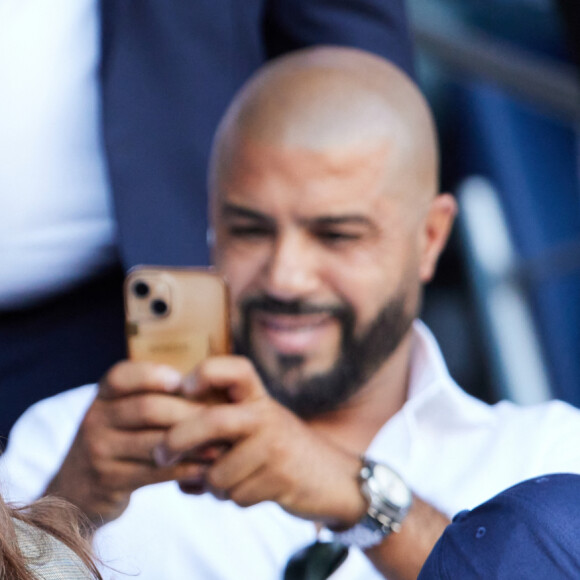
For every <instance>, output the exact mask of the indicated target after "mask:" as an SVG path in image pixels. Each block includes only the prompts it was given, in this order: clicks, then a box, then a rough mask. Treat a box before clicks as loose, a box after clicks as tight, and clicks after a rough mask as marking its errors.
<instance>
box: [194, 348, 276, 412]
mask: <svg viewBox="0 0 580 580" xmlns="http://www.w3.org/2000/svg"><path fill="white" fill-rule="evenodd" d="M183 389H184V393H185V395H186V396H188V397H192V398H198V397H202V396H204V395H207V393H208V392H209V391H211V390H218V391H219V390H225V391H227V394H228V398H229V400H230V401H231V402H234V403H236V402H240V401H243V400H251V399H257V398H259V397H262V396H264V395H265V394H266V390H265V388H264V386H263V385H262V381H261V379H260V377H259V375H258V373H257V371H256V369H255V368H254V365H253V364H252V363H251V362H250V361H249V359H247V358H245V357H241V356H232V355H228V356H215V357H210V358H208V359H206V360H204V361H203V362H202V363H200V364H199V365H198V367H197V369H196V371H195V372H194V373H193V374H192V375H190V376H189V377H187V378H186V379H185V382H184V387H183Z"/></svg>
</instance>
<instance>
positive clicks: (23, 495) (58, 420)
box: [0, 385, 97, 503]
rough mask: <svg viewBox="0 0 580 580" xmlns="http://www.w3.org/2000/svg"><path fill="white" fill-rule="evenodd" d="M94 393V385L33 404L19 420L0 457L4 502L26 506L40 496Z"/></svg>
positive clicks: (0, 477) (55, 470)
mask: <svg viewBox="0 0 580 580" xmlns="http://www.w3.org/2000/svg"><path fill="white" fill-rule="evenodd" d="M96 392H97V387H96V385H86V386H84V387H79V388H78V389H72V390H70V391H65V392H63V393H60V394H58V395H56V396H54V397H50V398H49V399H44V400H43V401H40V402H38V403H36V404H35V405H33V406H32V407H30V408H29V409H28V410H27V411H26V412H25V413H24V414H23V415H22V416H21V417H20V419H19V420H18V421H17V422H16V424H15V425H14V427H13V428H12V431H11V432H10V438H9V441H8V446H7V447H6V451H5V452H4V453H3V454H2V456H1V457H0V487H1V489H2V493H3V496H4V499H5V500H6V501H9V502H14V503H29V502H32V501H34V500H35V499H37V498H38V497H40V496H41V495H42V493H43V492H44V490H45V489H46V486H47V485H48V483H49V482H50V480H51V479H52V477H53V476H54V474H55V473H56V472H57V471H58V468H59V466H60V465H61V463H62V462H63V460H64V458H65V456H66V454H67V452H68V450H69V448H70V445H71V443H72V441H73V439H74V436H75V434H76V432H77V430H78V427H79V425H80V423H81V421H82V419H83V417H84V415H85V413H86V411H87V409H88V408H89V406H90V404H91V403H92V401H93V399H94V398H95V396H96Z"/></svg>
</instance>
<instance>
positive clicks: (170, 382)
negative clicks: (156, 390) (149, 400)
mask: <svg viewBox="0 0 580 580" xmlns="http://www.w3.org/2000/svg"><path fill="white" fill-rule="evenodd" d="M158 373H159V375H158V376H159V381H160V382H161V383H162V385H163V388H164V389H165V390H166V391H169V392H173V391H176V390H177V389H179V388H180V386H181V382H182V380H183V377H182V376H181V373H180V372H178V371H176V370H175V369H174V368H172V367H168V366H160V367H159V369H158Z"/></svg>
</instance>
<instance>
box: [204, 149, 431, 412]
mask: <svg viewBox="0 0 580 580" xmlns="http://www.w3.org/2000/svg"><path fill="white" fill-rule="evenodd" d="M237 153H238V154H237V156H236V158H235V161H234V162H233V163H232V164H231V165H230V167H229V168H228V174H227V176H225V177H224V178H223V179H222V181H221V183H219V184H218V191H217V192H214V196H216V197H214V207H213V219H214V225H215V234H216V244H215V253H214V259H215V262H216V265H217V267H218V268H219V269H220V270H221V272H222V273H223V274H224V275H225V277H226V278H227V280H228V282H229V285H230V290H231V300H232V324H233V332H234V339H235V343H236V346H237V349H238V351H239V352H240V353H241V354H246V355H248V356H249V357H250V358H251V359H252V360H253V361H254V363H255V365H256V367H257V369H258V370H259V372H260V373H261V375H262V377H263V379H264V382H265V383H266V386H267V387H268V389H269V390H270V392H271V393H272V394H273V395H274V396H275V397H277V398H278V399H279V400H280V401H281V402H283V403H284V404H285V405H287V406H288V407H289V408H291V409H292V410H294V411H295V412H296V413H298V414H299V415H301V416H303V417H305V418H308V417H311V416H314V415H317V414H320V413H323V412H326V411H330V410H333V409H336V408H338V407H340V406H341V405H342V404H343V403H344V402H345V401H346V400H348V399H349V398H350V397H351V396H352V395H353V394H354V393H355V392H356V391H357V390H358V389H360V388H361V387H362V386H363V385H364V384H365V383H366V382H367V380H368V379H369V378H370V377H371V376H372V375H373V374H374V373H375V372H376V371H377V370H378V369H379V368H380V367H381V365H382V364H383V362H384V361H385V360H386V359H387V358H388V357H389V355H390V354H391V353H392V352H393V350H394V349H395V348H396V347H397V345H398V344H399V342H400V340H401V339H402V337H403V336H404V335H405V334H406V332H407V330H408V329H409V325H410V323H411V321H412V319H413V318H414V316H415V314H416V311H417V308H418V303H419V300H420V283H419V279H418V278H419V276H418V253H419V250H418V233H417V231H418V225H417V218H416V217H413V216H411V215H410V214H411V213H413V212H410V211H409V207H408V205H407V206H406V205H405V203H404V202H403V201H401V199H400V198H399V197H398V196H397V195H395V194H394V193H393V192H396V188H397V171H396V163H393V161H392V159H391V157H392V156H391V155H390V152H389V146H388V144H387V143H383V144H376V145H374V146H373V147H367V148H366V149H365V148H364V147H357V148H351V149H343V150H329V151H326V152H323V153H321V152H312V151H307V150H303V149H297V148H286V149H284V148H281V147H274V146H267V145H256V144H251V143H245V144H244V146H243V147H240V148H239V150H238V151H237Z"/></svg>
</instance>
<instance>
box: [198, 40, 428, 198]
mask: <svg viewBox="0 0 580 580" xmlns="http://www.w3.org/2000/svg"><path fill="white" fill-rule="evenodd" d="M246 143H252V144H258V145H267V146H276V147H282V148H288V149H299V150H311V151H326V150H336V151H340V150H341V149H344V150H348V149H350V150H352V149H353V148H356V149H358V150H359V152H360V151H361V150H365V149H366V148H375V147H377V146H381V145H382V146H384V145H385V143H387V144H388V148H389V164H395V165H396V166H397V167H398V171H397V173H396V175H397V176H398V186H397V187H396V188H395V189H393V190H392V191H400V192H401V193H402V194H403V195H404V196H405V197H407V196H409V195H410V194H412V193H414V194H415V195H419V196H426V197H428V198H430V197H431V196H433V195H434V194H435V193H436V190H437V181H438V156H437V145H436V137H435V129H434V123H433V119H432V116H431V113H430V111H429V108H428V106H427V104H426V102H425V99H424V98H423V96H422V95H421V93H420V92H419V90H418V89H417V87H416V86H415V84H414V83H413V82H412V81H411V80H410V79H409V78H408V77H407V76H406V75H405V74H404V73H403V72H401V71H400V70H399V69H398V68H396V67H395V66H394V65H392V64H391V63H389V62H388V61H386V60H384V59H382V58H380V57H378V56H375V55H372V54H370V53H366V52H364V51H361V50H358V49H353V48H345V47H340V48H339V47H318V48H310V49H305V50H301V51H297V52H294V53H292V54H289V55H286V56H284V57H281V58H278V59H276V60H274V61H271V62H270V63H269V64H268V65H266V66H265V67H263V68H262V69H261V70H260V71H259V72H258V73H256V74H255V75H254V76H253V77H252V78H251V79H250V80H249V81H248V82H247V83H246V85H245V86H244V87H243V88H242V90H241V91H240V92H239V93H238V95H237V96H236V98H235V99H234V101H233V102H232V104H231V106H230V107H229V109H228V110H227V112H226V115H225V116H224V118H223V120H222V122H221V124H220V127H219V129H218V132H217V134H216V139H215V142H214V150H213V154H212V163H211V169H210V189H212V190H213V189H214V188H215V186H216V185H217V183H218V182H219V181H220V180H221V179H223V178H226V177H227V168H228V167H229V166H230V165H231V161H232V160H233V159H235V157H236V155H237V154H238V152H239V151H240V149H241V148H242V147H243V146H244V144H246ZM415 195H411V198H413V199H415V200H417V198H416V197H415Z"/></svg>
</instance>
